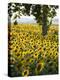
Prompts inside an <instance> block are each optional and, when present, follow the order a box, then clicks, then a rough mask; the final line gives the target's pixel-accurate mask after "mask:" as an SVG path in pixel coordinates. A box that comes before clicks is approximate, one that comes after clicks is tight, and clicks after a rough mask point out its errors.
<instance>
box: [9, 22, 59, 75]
mask: <svg viewBox="0 0 60 80" xmlns="http://www.w3.org/2000/svg"><path fill="white" fill-rule="evenodd" d="M8 35H9V38H8V39H9V45H8V47H9V49H8V52H9V67H10V68H11V76H33V75H45V74H58V25H51V26H50V28H49V29H48V32H47V35H46V36H42V26H39V25H38V24H36V25H34V24H18V25H13V24H12V25H11V26H10V27H9V32H8Z"/></svg>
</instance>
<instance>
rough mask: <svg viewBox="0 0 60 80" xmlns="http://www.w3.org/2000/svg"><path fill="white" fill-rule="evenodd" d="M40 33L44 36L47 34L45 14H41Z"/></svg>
mask: <svg viewBox="0 0 60 80" xmlns="http://www.w3.org/2000/svg"><path fill="white" fill-rule="evenodd" d="M42 34H43V36H45V35H46V34H47V23H46V17H45V16H43V24H42Z"/></svg>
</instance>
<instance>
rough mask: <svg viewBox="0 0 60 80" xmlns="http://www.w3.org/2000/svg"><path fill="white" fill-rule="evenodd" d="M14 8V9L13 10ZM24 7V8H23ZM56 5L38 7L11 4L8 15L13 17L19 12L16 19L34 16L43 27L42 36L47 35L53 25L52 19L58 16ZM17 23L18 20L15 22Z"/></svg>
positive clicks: (34, 5) (35, 5)
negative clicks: (22, 16) (23, 16)
mask: <svg viewBox="0 0 60 80" xmlns="http://www.w3.org/2000/svg"><path fill="white" fill-rule="evenodd" d="M11 6H12V7H13V9H12V8H11ZM22 7H23V8H22ZM57 8H58V6H57V5H56V6H55V5H39V4H38V5H37V4H20V3H9V6H8V14H9V16H10V17H12V15H13V13H16V12H18V13H17V14H16V15H15V17H14V19H16V18H17V17H19V18H20V16H21V15H22V14H23V15H29V16H30V15H33V16H35V19H36V21H37V23H38V24H39V25H40V24H41V25H42V34H43V36H45V35H46V34H47V30H48V27H49V26H50V25H51V23H52V18H53V17H55V16H56V9H57ZM15 23H16V20H15Z"/></svg>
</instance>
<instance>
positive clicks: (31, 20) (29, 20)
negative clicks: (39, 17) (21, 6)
mask: <svg viewBox="0 0 60 80" xmlns="http://www.w3.org/2000/svg"><path fill="white" fill-rule="evenodd" d="M56 12H57V14H56V16H55V17H54V18H53V20H52V24H58V23H59V13H58V12H59V9H57V10H56ZM12 22H14V21H12ZM17 22H18V23H36V20H35V17H34V16H33V15H31V16H24V15H23V16H21V17H20V18H17Z"/></svg>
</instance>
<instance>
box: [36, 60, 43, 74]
mask: <svg viewBox="0 0 60 80" xmlns="http://www.w3.org/2000/svg"><path fill="white" fill-rule="evenodd" d="M43 68H44V62H43V61H39V62H38V63H37V65H36V69H35V71H36V73H37V74H38V73H40V72H41V71H42V70H43Z"/></svg>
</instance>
